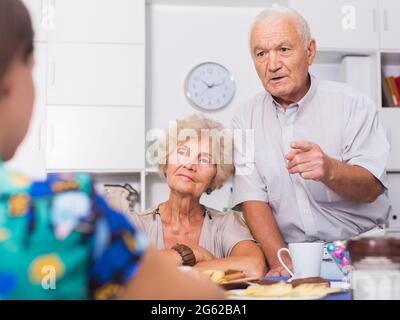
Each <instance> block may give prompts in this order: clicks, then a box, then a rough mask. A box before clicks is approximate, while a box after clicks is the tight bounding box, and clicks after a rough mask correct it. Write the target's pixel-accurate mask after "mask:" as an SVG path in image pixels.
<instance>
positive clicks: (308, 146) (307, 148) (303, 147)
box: [290, 141, 314, 151]
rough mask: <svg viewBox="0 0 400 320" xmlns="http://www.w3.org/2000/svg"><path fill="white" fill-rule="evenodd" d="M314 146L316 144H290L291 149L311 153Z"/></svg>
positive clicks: (298, 142) (305, 142) (299, 142)
mask: <svg viewBox="0 0 400 320" xmlns="http://www.w3.org/2000/svg"><path fill="white" fill-rule="evenodd" d="M313 146H314V143H312V142H310V141H293V142H292V143H291V144H290V147H291V148H293V149H299V150H301V151H310V150H311V149H312V147H313Z"/></svg>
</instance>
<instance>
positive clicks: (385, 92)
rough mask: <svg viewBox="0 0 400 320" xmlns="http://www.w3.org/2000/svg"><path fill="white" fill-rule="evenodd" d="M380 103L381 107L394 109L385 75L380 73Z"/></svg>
mask: <svg viewBox="0 0 400 320" xmlns="http://www.w3.org/2000/svg"><path fill="white" fill-rule="evenodd" d="M382 103H383V107H394V106H395V104H394V101H393V97H392V93H391V92H390V89H389V84H388V81H387V79H386V77H385V75H384V74H383V73H382Z"/></svg>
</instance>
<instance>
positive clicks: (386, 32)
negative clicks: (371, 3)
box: [379, 0, 400, 49]
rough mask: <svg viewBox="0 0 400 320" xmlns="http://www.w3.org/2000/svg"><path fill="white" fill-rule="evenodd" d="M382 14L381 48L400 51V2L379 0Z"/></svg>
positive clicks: (396, 0)
mask: <svg viewBox="0 0 400 320" xmlns="http://www.w3.org/2000/svg"><path fill="white" fill-rule="evenodd" d="M379 7H380V14H381V48H382V49H400V37H399V30H400V19H399V13H400V1H398V0H379Z"/></svg>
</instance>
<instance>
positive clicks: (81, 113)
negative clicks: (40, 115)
mask: <svg viewBox="0 0 400 320" xmlns="http://www.w3.org/2000/svg"><path fill="white" fill-rule="evenodd" d="M143 119H144V108H143V107H138V108H136V107H115V108H110V107H71V106H48V107H47V124H48V127H47V152H46V157H47V160H46V161H47V168H48V170H49V171H91V172H96V171H98V172H102V171H108V172H109V171H115V172H124V171H138V170H141V169H144V152H145V146H144V132H145V131H144V130H145V129H144V121H143Z"/></svg>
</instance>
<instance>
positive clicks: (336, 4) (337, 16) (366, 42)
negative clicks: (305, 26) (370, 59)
mask: <svg viewBox="0 0 400 320" xmlns="http://www.w3.org/2000/svg"><path fill="white" fill-rule="evenodd" d="M289 3H290V6H291V7H292V8H294V9H296V10H297V11H298V12H299V13H300V14H302V15H303V16H304V18H305V19H306V20H307V21H308V23H309V24H310V28H311V33H312V36H313V37H314V38H316V40H317V45H318V47H321V48H353V49H356V48H359V49H375V48H376V49H377V48H379V32H378V29H379V27H378V4H377V1H376V0H335V1H327V0H322V1H321V0H320V1H315V0H290V1H289Z"/></svg>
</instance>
